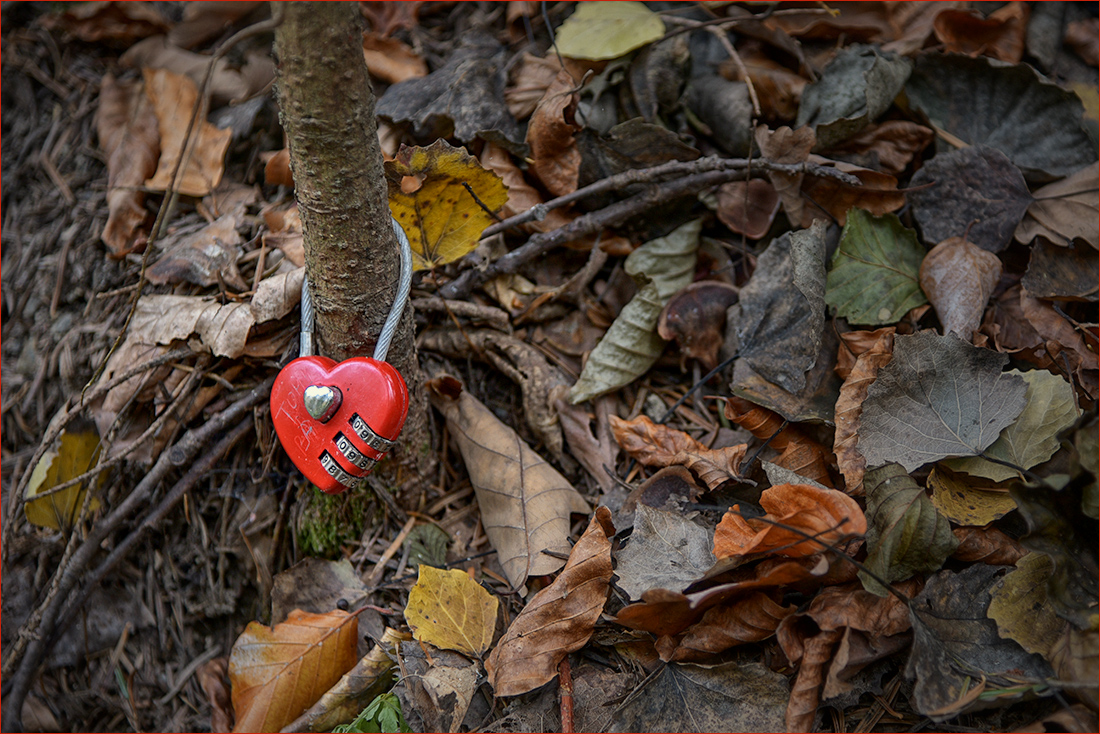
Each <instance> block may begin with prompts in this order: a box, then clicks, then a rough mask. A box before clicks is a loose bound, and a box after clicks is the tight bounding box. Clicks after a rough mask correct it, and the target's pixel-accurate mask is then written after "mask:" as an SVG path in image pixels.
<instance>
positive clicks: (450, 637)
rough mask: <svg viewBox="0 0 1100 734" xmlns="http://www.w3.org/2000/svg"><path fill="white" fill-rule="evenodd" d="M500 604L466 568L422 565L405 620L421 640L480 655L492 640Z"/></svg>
mask: <svg viewBox="0 0 1100 734" xmlns="http://www.w3.org/2000/svg"><path fill="white" fill-rule="evenodd" d="M497 606H498V602H497V598H496V597H495V596H493V595H492V594H490V593H489V592H488V591H486V590H485V589H484V588H482V586H481V584H479V583H477V582H476V581H474V580H473V579H472V578H470V577H469V575H467V574H466V573H465V572H464V571H460V570H458V569H451V570H441V569H438V568H432V567H431V566H428V565H426V564H421V565H420V575H419V578H417V580H416V585H415V586H413V588H412V591H410V592H409V603H408V604H407V605H406V606H405V621H406V622H408V623H409V627H411V628H412V631H413V637H415V638H416V639H417V640H420V641H421V642H427V643H429V644H431V645H435V646H436V647H439V648H442V649H444V650H457V651H458V652H461V653H463V654H465V655H469V656H471V657H480V656H481V655H482V654H483V653H484V652H485V651H486V650H488V649H489V645H490V644H492V642H493V631H494V630H495V629H496V622H497Z"/></svg>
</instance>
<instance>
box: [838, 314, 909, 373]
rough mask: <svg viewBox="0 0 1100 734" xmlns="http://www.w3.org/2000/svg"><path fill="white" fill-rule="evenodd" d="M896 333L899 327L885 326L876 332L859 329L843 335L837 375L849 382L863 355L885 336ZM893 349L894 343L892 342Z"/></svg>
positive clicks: (841, 336)
mask: <svg viewBox="0 0 1100 734" xmlns="http://www.w3.org/2000/svg"><path fill="white" fill-rule="evenodd" d="M896 332H897V327H895V326H883V327H882V328H880V329H875V330H874V331H867V330H860V329H857V330H855V331H845V332H844V333H842V334H841V335H840V347H839V348H838V349H837V352H836V368H835V369H836V373H837V374H838V375H840V377H841V378H843V379H845V380H847V379H848V376H849V375H850V374H852V368H853V367H855V364H856V360H857V359H859V356H860V355H861V354H863V353H865V352H867V351H868V350H870V349H871V348H873V347H875V346H876V345H877V344H878V342H879V340H880V339H882V337H883V336H884V335H886V334H894V333H896ZM892 348H893V342H891V349H892Z"/></svg>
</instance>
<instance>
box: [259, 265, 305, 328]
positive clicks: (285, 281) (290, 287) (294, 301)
mask: <svg viewBox="0 0 1100 734" xmlns="http://www.w3.org/2000/svg"><path fill="white" fill-rule="evenodd" d="M305 277H306V269H305V268H304V267H298V268H294V269H293V270H291V271H289V272H286V273H276V274H275V275H272V276H269V277H267V278H264V279H263V280H261V281H260V285H259V286H257V287H256V292H255V293H253V294H252V302H251V303H250V304H249V308H250V309H251V310H252V319H253V320H254V321H255V322H256V323H257V324H263V323H266V322H268V321H274V320H275V319H281V318H282V317H284V316H286V315H287V314H288V313H290V312H291V311H293V310H294V308H295V307H296V306H297V305H298V303H299V302H300V301H301V300H302V280H303V279H304V278H305Z"/></svg>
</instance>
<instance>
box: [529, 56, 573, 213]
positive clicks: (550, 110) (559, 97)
mask: <svg viewBox="0 0 1100 734" xmlns="http://www.w3.org/2000/svg"><path fill="white" fill-rule="evenodd" d="M575 87H576V82H574V81H573V77H571V76H570V75H569V74H568V73H566V72H565V71H562V72H560V73H559V74H558V75H557V77H555V79H554V81H553V83H552V84H551V85H550V86H549V87H548V88H547V89H546V92H545V94H543V96H542V99H540V100H539V103H538V106H536V107H535V111H534V112H532V113H531V121H530V122H529V123H528V124H527V144H528V145H529V146H531V168H530V170H531V173H532V174H534V176H535V178H537V179H538V180H539V181H541V182H542V185H543V186H545V187H546V190H547V191H549V192H550V193H552V194H554V195H555V196H564V195H565V194H571V193H573V192H574V191H576V190H577V181H578V178H579V176H580V170H581V151H580V148H578V147H577V141H576V140H574V139H573V133H574V132H575V131H576V130H577V127H576V125H575V124H574V123H573V112H574V110H575V109H576V106H577V95H576V93H575V92H574V91H573V90H574V88H575Z"/></svg>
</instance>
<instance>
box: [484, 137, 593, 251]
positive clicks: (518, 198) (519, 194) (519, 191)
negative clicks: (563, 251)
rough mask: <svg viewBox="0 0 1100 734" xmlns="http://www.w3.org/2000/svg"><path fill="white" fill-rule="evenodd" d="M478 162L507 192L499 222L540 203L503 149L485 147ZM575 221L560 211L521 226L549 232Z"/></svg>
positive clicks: (525, 229) (535, 230)
mask: <svg viewBox="0 0 1100 734" xmlns="http://www.w3.org/2000/svg"><path fill="white" fill-rule="evenodd" d="M480 161H481V165H483V166H485V168H487V169H489V170H490V171H492V172H493V173H495V174H496V175H498V176H500V179H501V180H502V181H503V182H504V185H505V186H506V187H507V188H508V201H507V202H505V204H504V206H503V207H501V210H500V213H499V216H500V217H501V218H502V219H507V218H508V217H513V216H515V215H517V214H523V213H524V212H526V211H527V210H528V209H532V208H534V207H536V206H538V205H539V204H542V203H543V201H542V196H540V195H539V192H538V191H536V190H535V187H534V186H532V185H531V184H529V183H527V179H526V178H524V177H523V171H521V170H519V166H517V165H516V164H515V163H514V162H513V161H512V156H511V154H509V153H508V151H506V150H505V149H504V148H501V147H500V146H499V145H494V144H493V143H486V144H485V148H484V149H483V150H482V151H481V158H480ZM574 218H575V216H571V215H568V214H566V213H565V211H564V209H563V208H560V207H559V208H558V209H551V210H550V211H549V212H547V214H546V216H545V217H544V218H543V219H541V220H535V221H532V222H527V223H526V224H524V225H523V229H524V231H527V232H549V231H550V230H552V229H558V228H559V227H563V226H565V225H566V224H568V223H569V222H570V221H572V220H573V219H574Z"/></svg>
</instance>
